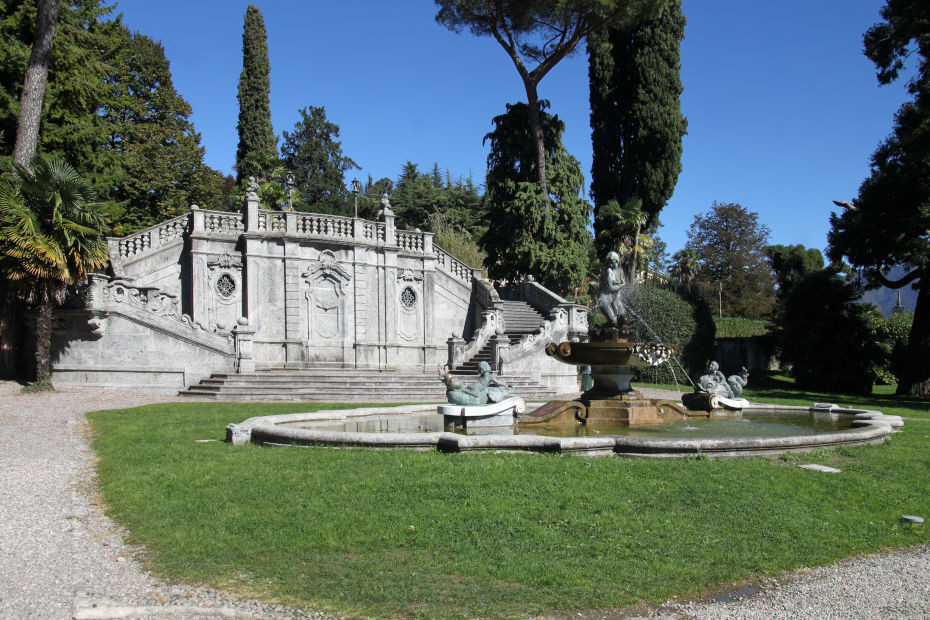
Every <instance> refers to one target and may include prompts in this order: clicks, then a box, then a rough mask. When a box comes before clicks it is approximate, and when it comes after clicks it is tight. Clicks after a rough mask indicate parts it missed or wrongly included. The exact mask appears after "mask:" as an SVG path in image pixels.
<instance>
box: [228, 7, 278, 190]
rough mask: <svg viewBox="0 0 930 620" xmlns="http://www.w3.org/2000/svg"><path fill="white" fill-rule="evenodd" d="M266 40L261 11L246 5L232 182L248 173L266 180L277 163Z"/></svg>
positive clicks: (269, 66)
mask: <svg viewBox="0 0 930 620" xmlns="http://www.w3.org/2000/svg"><path fill="white" fill-rule="evenodd" d="M267 39H268V36H267V34H266V33H265V20H264V19H263V18H262V13H261V11H259V10H258V7H257V6H255V5H252V4H250V5H249V8H248V9H246V12H245V27H244V28H243V30H242V74H241V75H240V76H239V97H238V98H239V124H238V130H239V146H238V147H237V148H236V181H241V180H242V179H247V178H249V177H250V176H254V177H256V178H260V179H266V178H268V177H269V176H270V174H271V171H272V170H273V169H274V167H275V165H276V163H277V155H278V144H277V139H276V138H275V135H274V128H273V127H272V126H271V103H270V95H269V93H270V92H271V80H270V78H269V73H270V71H271V65H270V64H269V62H268V40H267Z"/></svg>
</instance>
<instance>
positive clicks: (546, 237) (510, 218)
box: [481, 100, 591, 294]
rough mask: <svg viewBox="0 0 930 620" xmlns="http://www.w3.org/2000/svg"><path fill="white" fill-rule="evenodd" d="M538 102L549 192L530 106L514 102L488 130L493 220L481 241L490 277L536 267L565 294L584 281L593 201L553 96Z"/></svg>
mask: <svg viewBox="0 0 930 620" xmlns="http://www.w3.org/2000/svg"><path fill="white" fill-rule="evenodd" d="M539 103H540V108H541V110H542V111H541V113H540V117H541V120H542V125H543V133H544V136H545V144H546V167H547V169H548V170H549V183H548V186H547V187H548V191H549V194H548V195H546V194H543V193H542V191H541V189H540V187H539V185H538V184H537V183H536V178H537V171H536V148H535V147H536V144H535V140H534V139H533V137H532V135H531V134H530V132H528V131H527V127H528V120H527V119H528V117H529V114H530V111H529V108H528V106H527V105H526V104H525V103H517V104H514V105H509V104H508V105H507V113H506V114H502V115H500V116H497V117H495V118H494V121H493V122H494V131H492V132H491V133H489V134H488V135H487V136H485V140H487V141H490V143H491V152H490V154H489V155H488V176H487V191H486V193H485V202H486V205H487V209H488V211H487V219H488V224H489V226H488V229H487V232H485V234H484V236H483V237H482V239H481V245H482V248H483V249H484V250H485V252H487V254H488V258H487V262H486V264H487V267H488V275H489V276H490V277H491V278H494V279H502V280H509V281H512V282H515V281H516V282H519V281H520V280H523V279H524V278H526V276H529V275H532V276H534V277H535V278H536V279H537V280H538V281H539V282H540V283H541V284H542V285H543V286H546V287H548V288H550V289H552V290H554V291H555V292H557V293H559V294H565V293H567V292H568V291H570V290H571V289H572V288H573V287H575V286H578V285H579V284H581V282H582V280H583V279H584V276H585V273H586V270H587V264H588V244H589V243H590V241H591V235H590V233H589V232H588V230H587V223H588V218H589V217H590V215H591V206H590V205H589V204H588V202H587V201H586V200H584V199H583V198H581V197H580V194H581V188H582V185H583V184H584V175H583V174H582V172H581V164H580V163H579V162H578V160H577V159H576V158H575V157H573V156H572V155H571V154H570V153H569V152H568V151H567V150H566V149H565V147H564V146H563V145H562V133H563V132H564V131H565V124H564V123H563V122H562V121H560V120H559V118H558V116H556V115H554V114H553V115H550V114H547V113H546V112H545V109H546V108H547V107H548V105H549V104H548V102H547V101H544V100H543V101H540V102H539Z"/></svg>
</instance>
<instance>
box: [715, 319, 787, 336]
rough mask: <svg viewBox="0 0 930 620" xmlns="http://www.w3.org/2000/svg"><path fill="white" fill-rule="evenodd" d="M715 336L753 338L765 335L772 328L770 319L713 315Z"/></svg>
mask: <svg viewBox="0 0 930 620" xmlns="http://www.w3.org/2000/svg"><path fill="white" fill-rule="evenodd" d="M714 323H715V324H716V325H717V338H754V337H756V336H767V335H768V334H769V333H771V331H772V329H773V324H772V322H771V321H763V320H761V319H742V318H739V317H730V316H727V317H714Z"/></svg>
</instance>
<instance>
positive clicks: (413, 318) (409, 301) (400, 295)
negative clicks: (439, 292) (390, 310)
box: [395, 269, 423, 342]
mask: <svg viewBox="0 0 930 620" xmlns="http://www.w3.org/2000/svg"><path fill="white" fill-rule="evenodd" d="M395 290H396V291H397V335H398V337H399V338H400V339H401V341H404V342H419V341H421V340H422V339H423V278H422V277H420V276H419V275H417V274H414V273H413V272H412V271H410V270H409V269H407V270H404V271H403V272H402V273H400V274H398V276H397V287H396V289H395Z"/></svg>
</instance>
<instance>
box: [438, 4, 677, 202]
mask: <svg viewBox="0 0 930 620" xmlns="http://www.w3.org/2000/svg"><path fill="white" fill-rule="evenodd" d="M665 1H666V0H609V1H607V0H576V1H574V2H565V1H564V0H511V1H510V2H500V1H497V0H436V4H437V5H438V6H439V12H438V13H437V15H436V21H437V22H439V23H440V24H443V25H444V26H446V27H447V28H449V29H450V30H452V31H454V32H461V31H462V30H463V29H465V28H468V29H469V30H471V32H472V33H473V34H475V35H478V36H490V37H493V38H494V39H495V40H496V41H497V42H498V43H499V44H500V45H501V47H503V48H504V51H505V52H507V55H508V56H509V57H510V60H511V61H512V62H513V65H514V67H516V69H517V73H519V74H520V79H521V80H523V87H524V89H525V90H526V97H527V104H528V114H527V127H528V128H529V134H530V136H531V137H532V139H533V145H534V147H535V160H536V181H537V183H538V184H539V187H540V190H541V195H542V196H543V197H546V196H548V195H549V193H550V192H549V190H548V188H547V183H548V171H547V158H548V154H549V153H550V152H552V149H551V148H547V147H546V145H545V128H544V124H545V121H544V119H543V110H544V108H543V107H542V106H541V105H540V100H539V95H538V93H537V90H538V87H539V82H540V81H541V80H542V79H543V78H544V77H545V76H546V74H548V73H549V71H551V70H552V68H553V67H555V66H556V65H557V64H558V63H559V61H561V60H562V59H563V58H565V57H566V56H568V55H569V54H571V53H572V52H574V51H575V48H576V47H577V46H578V44H579V43H580V42H581V41H582V40H583V39H584V38H585V37H586V36H587V35H588V33H589V32H590V31H591V29H592V28H594V27H604V26H613V25H620V24H625V23H629V22H630V21H632V20H634V19H636V18H639V17H641V16H648V15H658V14H659V11H661V10H662V6H663V5H664V4H665ZM530 63H535V67H533V68H530V67H531V64H530Z"/></svg>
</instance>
